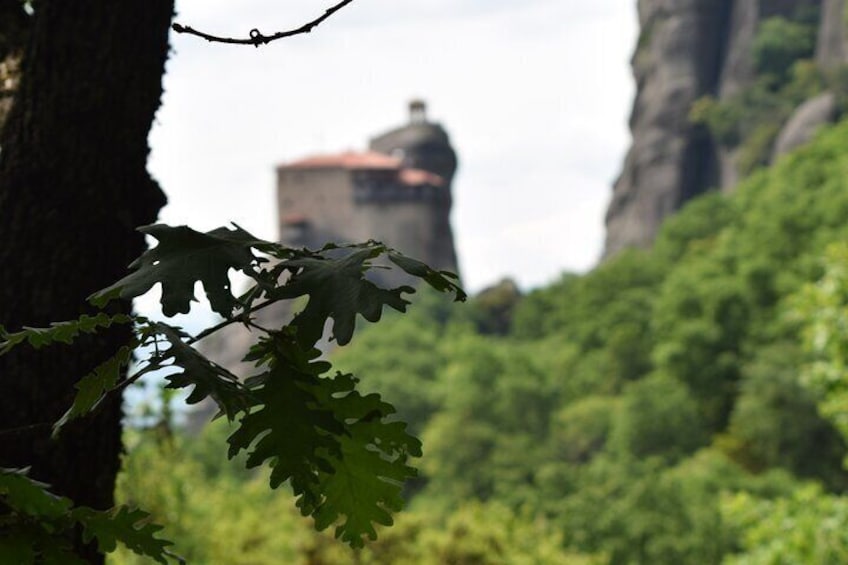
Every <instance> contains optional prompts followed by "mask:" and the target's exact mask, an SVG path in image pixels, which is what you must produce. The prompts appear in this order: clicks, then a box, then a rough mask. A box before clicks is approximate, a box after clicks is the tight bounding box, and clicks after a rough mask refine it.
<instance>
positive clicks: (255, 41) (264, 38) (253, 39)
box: [171, 0, 353, 47]
mask: <svg viewBox="0 0 848 565" xmlns="http://www.w3.org/2000/svg"><path fill="white" fill-rule="evenodd" d="M351 2H353V0H342V1H341V2H339V3H338V4H336V5H335V6H333V7H332V8H327V10H326V11H325V12H324V14H323V15H321V16H320V17H319V18H316V19H314V20H312V21H311V22H307V23H305V24H303V25H302V26H300V27H299V28H296V29H290V30H288V31H278V32H277V33H274V34H271V35H265V34H263V33H262V32H260V31H259V30H258V29H256V28H253V29H252V30H250V34H249V35H250V37H247V38H236V37H219V36H217V35H211V34H209V33H205V32H202V31H198V30H196V29H194V28H192V27H190V26H184V25H182V24H178V23H174V24H172V25H171V28H173V30H174V31H175V32H177V33H187V34H189V35H196V36H197V37H202V38H203V39H205V40H206V41H210V42H213V43H233V44H236V45H253V46H254V47H259V46H260V45H264V44H266V43H271V42H272V41H276V40H277V39H283V38H284V37H291V36H293V35H301V34H304V33H309V32H311V31H312V30H313V29H314V28H316V27H318V26H319V25H321V24H322V23H323V22H324V20H326V19H328V18H329V17H330V16H332V15H333V14H335V13H336V12H338V11H339V10H341V9H342V8H344V7H345V6H347V5H348V4H350V3H351Z"/></svg>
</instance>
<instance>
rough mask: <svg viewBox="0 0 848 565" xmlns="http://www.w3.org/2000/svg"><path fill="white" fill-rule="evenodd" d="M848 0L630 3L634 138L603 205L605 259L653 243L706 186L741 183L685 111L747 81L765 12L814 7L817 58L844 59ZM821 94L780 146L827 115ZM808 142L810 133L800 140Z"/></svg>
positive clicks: (723, 153)
mask: <svg viewBox="0 0 848 565" xmlns="http://www.w3.org/2000/svg"><path fill="white" fill-rule="evenodd" d="M845 3H846V0H735V1H734V0H638V9H639V23H640V26H641V33H640V37H639V42H638V45H637V47H636V51H635V53H634V55H633V60H632V65H633V74H634V77H635V80H636V85H637V92H636V99H635V101H634V103H633V111H632V114H631V119H630V129H631V132H632V135H633V142H632V145H631V147H630V150H629V152H628V154H627V157H626V158H625V162H624V166H623V169H622V171H621V174H620V176H619V178H618V180H617V181H616V182H615V185H614V187H613V196H612V200H611V203H610V205H609V208H608V210H607V216H606V225H607V237H606V246H605V250H604V257H609V256H611V255H613V254H615V253H616V252H618V251H619V250H621V249H622V248H624V247H630V246H637V247H646V246H648V245H650V244H651V242H652V241H653V239H654V237H655V236H656V233H657V231H658V230H659V227H660V225H661V224H662V221H663V220H664V219H665V217H667V216H668V215H670V214H672V213H674V212H675V211H676V210H678V209H679V208H680V207H681V206H682V205H683V204H684V203H685V202H686V201H687V200H689V199H690V198H693V197H694V196H697V195H698V194H701V193H702V192H704V191H706V190H710V189H721V190H724V191H729V190H732V189H733V187H734V186H735V185H736V183H737V182H738V180H739V174H738V172H737V169H736V158H737V155H736V151H735V150H732V149H729V148H726V147H722V146H720V145H719V144H717V143H716V142H714V140H713V139H712V137H711V135H710V133H709V132H708V131H707V130H706V129H705V128H704V127H703V126H698V125H694V124H693V123H692V122H691V120H690V118H689V114H690V111H691V108H692V104H693V102H695V101H696V100H697V99H699V98H701V97H703V96H705V95H711V96H713V97H716V98H717V99H718V100H725V99H727V98H729V97H731V96H734V95H735V94H737V93H738V92H740V91H741V90H743V89H744V88H746V87H747V86H750V84H751V83H752V81H753V80H754V78H755V74H754V65H753V61H752V56H751V51H752V42H753V40H754V37H755V34H756V31H757V28H758V26H759V24H760V22H761V21H762V20H764V19H765V18H769V17H772V16H777V15H780V16H785V17H792V15H793V14H795V13H797V11H798V10H799V9H802V8H820V10H821V12H820V13H821V24H820V29H819V33H818V38H817V51H816V58H817V61H818V62H819V64H820V65H822V66H830V67H833V66H836V65H840V64H844V62H845V61H846V58H848V57H847V56H846V54H848V43H846V33H845V19H844V15H843V13H844V11H845ZM825 105H826V104H825V101H824V100H821V101H819V102H817V103H816V104H814V105H812V106H810V107H807V108H805V109H804V112H803V114H802V113H801V112H800V110H799V112H798V113H796V116H795V117H794V119H793V120H792V122H793V123H792V127H791V129H790V128H789V126H787V128H786V130H785V131H784V132H783V134H784V135H782V141H783V143H784V144H790V145H792V144H795V145H797V143H796V142H798V141H799V140H801V139H803V138H804V136H805V135H807V133H808V132H807V129H810V128H811V131H812V130H814V129H815V126H814V125H813V124H814V123H816V125H819V124H820V123H821V122H820V121H818V122H817V120H820V119H821V118H822V117H823V116H825V115H831V114H829V113H828V111H827V110H828V109H827V108H825V107H824V106H825ZM807 139H808V137H807Z"/></svg>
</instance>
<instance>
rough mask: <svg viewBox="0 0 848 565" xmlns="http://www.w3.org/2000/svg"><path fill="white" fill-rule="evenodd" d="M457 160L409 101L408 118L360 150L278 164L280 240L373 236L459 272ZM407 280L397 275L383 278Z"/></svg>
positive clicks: (419, 104) (315, 242)
mask: <svg viewBox="0 0 848 565" xmlns="http://www.w3.org/2000/svg"><path fill="white" fill-rule="evenodd" d="M456 167H457V158H456V153H455V151H454V149H453V147H452V146H451V144H450V139H449V137H448V135H447V133H446V132H445V130H444V129H443V128H442V126H441V125H439V124H437V123H432V122H430V121H429V120H428V119H427V111H426V105H425V103H424V102H423V101H420V100H414V101H412V102H411V103H410V105H409V122H408V123H407V124H406V125H403V126H401V127H398V128H395V129H393V130H391V131H389V132H386V133H384V134H382V135H379V136H377V137H375V138H374V139H372V140H371V143H370V148H369V149H368V150H367V151H347V152H342V153H335V154H328V155H315V156H311V157H307V158H304V159H300V160H297V161H294V162H291V163H286V164H283V165H280V166H279V167H277V204H278V210H279V229H280V241H281V242H282V243H285V244H288V245H292V246H298V247H320V246H322V245H323V244H325V243H327V242H335V243H351V242H358V241H365V240H368V239H376V240H379V241H382V242H384V243H386V244H387V245H389V246H391V247H394V248H396V249H398V250H399V251H401V252H402V253H405V254H406V255H409V256H411V257H415V258H416V259H420V260H422V261H424V262H425V263H427V264H429V265H430V266H432V267H433V268H436V269H447V270H450V271H454V272H456V271H457V270H458V265H457V258H456V251H455V249H454V243H453V232H452V230H451V226H450V210H451V205H452V196H451V182H452V180H453V176H454V173H455V172H456ZM385 282H386V283H390V284H397V283H400V282H407V281H406V280H405V277H402V276H400V275H398V276H397V277H392V278H390V279H387V280H386V281H385Z"/></svg>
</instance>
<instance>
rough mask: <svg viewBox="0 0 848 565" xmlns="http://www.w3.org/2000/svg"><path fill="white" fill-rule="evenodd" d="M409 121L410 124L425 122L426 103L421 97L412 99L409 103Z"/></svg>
mask: <svg viewBox="0 0 848 565" xmlns="http://www.w3.org/2000/svg"><path fill="white" fill-rule="evenodd" d="M409 123H410V124H426V123H427V104H426V102H424V101H423V100H421V99H415V100H412V101H411V102H410V103H409Z"/></svg>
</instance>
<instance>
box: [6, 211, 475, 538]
mask: <svg viewBox="0 0 848 565" xmlns="http://www.w3.org/2000/svg"><path fill="white" fill-rule="evenodd" d="M141 231H142V232H143V233H145V234H147V235H150V236H152V237H153V238H155V239H156V240H158V245H156V246H155V247H154V248H152V249H150V250H148V251H147V252H145V253H144V254H143V255H142V256H141V257H140V258H139V259H137V260H136V261H135V262H133V263H132V264H131V270H132V271H131V272H130V274H128V275H127V276H126V277H124V278H123V279H121V280H119V281H117V282H116V283H114V284H113V285H111V286H109V287H107V288H105V289H103V290H100V291H98V292H95V293H94V294H92V295H91V297H90V298H89V301H90V302H91V304H92V305H93V306H95V307H97V308H101V309H103V308H107V307H108V306H109V303H110V302H112V301H113V300H116V299H132V298H135V297H138V296H140V295H142V294H144V293H146V292H148V291H149V290H151V289H152V288H153V287H154V286H159V287H161V298H160V302H161V305H162V311H163V313H164V314H165V315H166V316H173V315H175V314H178V313H187V312H189V311H190V309H191V303H192V302H193V301H195V300H196V298H195V295H194V289H195V286H196V284H197V283H200V284H201V285H202V286H203V289H204V291H205V293H206V297H207V298H208V300H209V303H210V305H211V307H212V309H213V310H214V311H215V312H216V313H218V314H219V315H221V316H222V317H223V318H224V320H223V321H222V322H221V323H219V324H217V325H215V326H213V327H211V328H209V329H207V330H204V331H203V332H201V333H199V334H197V335H194V336H192V335H190V334H188V333H186V332H185V331H183V330H182V329H181V328H178V327H176V326H173V325H170V324H168V323H165V322H160V321H152V320H149V319H147V318H145V317H141V316H109V315H107V314H105V313H99V314H97V315H95V316H83V317H81V318H80V319H78V320H75V321H71V322H62V323H57V324H53V325H52V326H51V327H50V328H46V329H38V328H24V329H23V330H22V331H20V332H17V333H8V332H7V331H6V330H4V329H2V328H0V332H2V333H0V338H2V341H0V354H3V353H6V352H8V351H9V350H11V349H12V348H14V347H17V346H20V345H21V344H23V343H25V342H28V343H29V344H30V345H31V346H33V347H41V346H43V345H47V344H49V343H53V342H62V343H71V342H73V340H74V338H76V337H77V336H78V335H79V334H80V333H83V332H85V333H92V332H96V331H98V330H100V329H103V328H107V327H109V326H110V325H111V324H114V323H129V322H132V323H133V324H134V330H135V331H134V335H133V337H132V340H131V341H130V342H129V343H127V344H126V346H124V347H122V348H121V349H120V350H119V351H118V352H116V354H115V355H114V356H113V357H111V358H110V359H107V360H106V361H104V362H103V363H102V364H101V365H99V366H98V367H96V368H95V369H94V370H93V371H92V373H90V374H89V375H86V376H84V377H83V378H82V379H81V380H80V381H79V382H78V383H77V385H76V388H77V394H76V397H75V399H74V401H73V404H72V405H71V407H70V408H69V409H68V411H67V412H66V413H65V414H64V416H63V417H62V418H61V419H60V420H59V421H58V422H57V423H56V424H55V426H54V433H55V434H58V433H61V429H62V427H63V426H64V425H65V424H67V423H68V422H70V421H71V420H74V419H77V418H81V417H84V416H86V415H87V414H89V413H90V412H91V411H93V410H96V409H97V406H98V405H99V404H100V402H101V401H102V400H103V399H104V398H105V397H106V396H107V395H109V394H113V393H115V392H117V391H120V390H122V389H123V388H124V387H126V386H128V385H130V384H132V383H134V382H137V381H138V380H139V379H141V378H142V377H144V376H145V375H149V374H153V373H160V374H161V373H162V372H163V371H164V372H165V373H166V375H165V380H166V381H167V388H169V389H186V390H187V392H188V395H187V398H186V402H187V403H188V404H195V403H198V402H201V401H204V400H207V399H209V400H210V401H212V402H214V403H215V404H216V405H217V406H218V408H219V415H222V416H226V419H227V421H228V422H231V423H232V425H233V426H234V431H233V432H232V433H231V434H230V436H229V438H228V439H227V442H228V443H229V456H230V457H231V458H232V457H236V456H237V455H238V454H239V453H240V452H242V451H245V452H247V457H246V460H245V464H246V465H247V467H248V468H253V467H257V466H260V465H262V464H267V465H268V466H269V467H270V468H271V469H272V471H271V474H270V484H271V487H272V488H277V487H278V486H280V485H281V484H283V483H284V482H288V483H289V484H290V485H291V487H292V489H293V491H294V494H295V496H296V497H297V500H298V506H299V508H300V510H301V512H302V513H303V514H304V515H308V516H312V517H313V518H314V519H315V525H316V527H318V528H319V529H324V528H327V527H329V526H330V525H333V524H336V536H337V537H339V538H341V539H342V540H344V541H345V542H347V543H348V544H350V545H351V546H353V547H360V546H362V545H363V543H364V539H365V538H370V539H374V538H375V537H376V530H375V525H389V524H391V523H392V516H391V515H392V513H394V512H397V511H399V510H400V509H401V507H402V506H403V499H402V497H401V489H402V487H403V484H404V482H405V481H406V480H407V479H409V478H412V477H414V476H415V475H416V470H415V468H413V467H412V466H411V465H410V464H409V462H410V459H411V458H412V457H417V456H420V454H421V444H420V442H419V441H418V440H417V439H416V438H414V437H413V436H411V435H410V434H409V433H408V432H407V430H406V424H404V423H402V422H398V421H390V419H389V418H390V416H391V415H392V414H393V413H394V411H395V409H394V407H393V406H392V405H391V404H388V403H386V402H384V401H383V400H382V399H381V398H380V396H379V395H377V394H367V395H363V394H361V393H360V392H359V391H358V390H357V389H356V384H357V382H358V381H357V379H356V378H355V377H354V376H353V375H351V374H342V373H336V374H335V375H330V370H331V365H330V363H328V362H326V361H321V360H319V359H318V358H319V357H320V355H321V353H320V351H319V350H318V349H317V345H318V343H319V342H320V341H321V340H322V339H324V329H325V327H330V328H331V335H330V339H334V340H335V341H336V342H338V343H339V344H342V345H343V344H346V343H348V342H350V340H351V338H352V336H353V333H354V329H355V327H356V325H357V319H358V318H359V317H362V318H364V319H365V320H367V321H370V322H376V321H378V320H379V319H380V318H381V317H382V313H383V309H384V308H385V307H389V308H391V309H394V310H396V311H398V312H404V311H406V307H407V305H408V304H409V302H408V300H407V299H406V298H405V296H404V295H406V294H411V293H413V292H415V290H414V289H413V288H412V287H409V286H404V287H400V288H395V289H385V288H381V287H379V286H377V285H376V284H375V283H374V282H372V281H371V280H370V279H369V278H368V277H367V272H368V270H369V269H370V268H371V267H372V265H374V264H375V263H381V262H382V263H381V264H385V263H386V262H388V263H390V264H392V265H395V266H396V267H397V268H400V269H402V270H404V271H406V272H407V273H408V274H410V275H412V276H414V277H419V278H421V279H423V280H424V281H425V282H426V283H428V284H429V285H430V286H431V287H433V288H434V289H436V290H437V291H440V292H452V293H454V295H455V297H456V299H457V300H464V299H465V294H464V293H463V291H462V289H461V288H460V287H459V286H458V285H457V282H456V276H455V275H453V274H451V273H448V272H439V271H435V270H433V269H430V268H429V267H427V266H426V265H424V264H423V263H420V262H418V261H415V260H413V259H410V258H407V257H404V256H402V255H400V254H399V253H397V252H396V251H394V250H393V249H390V248H388V247H386V246H385V245H383V244H381V243H378V242H374V241H369V242H367V243H364V244H359V245H348V246H343V247H339V246H336V245H327V246H325V247H324V248H323V249H321V250H318V251H310V250H307V249H289V248H287V247H284V246H282V245H279V244H276V243H271V242H267V241H263V240H260V239H257V238H255V237H254V236H252V235H250V234H249V233H248V232H246V231H245V230H243V229H241V228H239V227H237V226H236V227H235V228H234V229H227V228H219V229H216V230H212V231H210V232H208V233H200V232H196V231H194V230H192V229H190V228H188V227H185V226H180V227H170V226H165V225H153V226H147V227H145V228H141ZM233 271H239V272H241V273H243V274H244V275H246V276H247V277H248V278H249V280H250V281H251V284H250V286H249V288H247V290H246V291H245V292H243V293H241V294H236V293H235V292H234V291H233V288H232V283H231V281H230V275H231V272H233ZM284 300H285V301H291V300H298V301H299V302H300V303H305V305H304V306H303V309H302V310H301V311H300V312H298V313H297V314H295V316H294V318H293V319H292V320H291V322H289V323H288V324H286V325H285V326H283V327H278V328H263V327H261V326H259V325H258V324H257V323H256V322H255V320H254V314H255V312H257V311H258V310H261V309H262V308H265V307H268V306H270V305H272V304H275V303H277V302H279V301H284ZM236 323H239V324H243V325H245V326H247V327H249V328H251V329H253V330H258V331H259V332H260V334H261V335H262V336H263V337H261V339H260V340H259V343H258V344H257V345H256V346H254V347H253V348H252V349H251V350H250V351H247V352H245V358H244V360H245V361H248V362H252V363H253V364H254V367H255V371H254V374H252V375H251V376H250V377H249V378H247V379H245V380H243V381H242V380H240V379H238V378H237V377H236V376H235V375H233V374H232V373H230V372H229V371H228V370H227V369H225V368H224V367H221V366H220V365H218V364H216V363H214V362H212V361H211V360H209V359H208V358H206V357H205V356H204V355H203V354H202V353H201V352H200V351H199V350H198V349H196V348H195V347H194V344H195V343H196V342H198V341H199V340H201V339H203V338H204V337H206V336H208V335H211V334H212V333H214V332H215V331H217V330H219V329H221V328H223V327H226V326H227V325H230V324H236ZM137 347H145V348H147V350H149V351H150V352H151V353H150V354H149V355H147V356H146V357H144V358H142V359H141V360H140V362H139V363H137V365H136V366H135V368H134V370H133V371H132V372H131V373H130V374H126V371H125V368H126V367H127V366H128V365H129V364H130V361H131V359H132V352H133V350H134V349H135V348H137ZM16 484H17V483H16ZM13 487H14V485H13ZM10 488H11V487H10ZM11 490H12V491H13V490H14V488H11ZM7 496H14V493H13V492H10V494H8V495H7ZM45 496H46V495H45ZM69 504H70V503H69ZM68 512H70V513H71V514H72V515H73V517H74V519H75V520H77V522H79V524H81V525H82V527H83V528H84V532H85V537H86V539H93V538H92V536H93V537H96V538H97V543H98V544H99V547H100V549H101V550H102V551H104V552H110V551H113V550H114V548H115V541H116V540H120V541H122V542H123V543H124V544H125V545H127V546H128V547H129V548H130V549H132V550H134V551H135V550H142V551H146V552H148V554H150V555H153V553H151V552H153V551H154V550H153V548H152V546H150V544H151V543H152V542H151V541H150V540H151V539H152V533H153V532H154V531H155V530H156V529H157V528H155V527H153V526H147V525H144V524H143V523H142V522H143V521H144V519H145V516H146V514H142V513H140V511H129V510H126V509H120V508H119V509H115V510H114V511H112V512H111V513H108V514H104V513H95V512H94V511H89V510H87V509H82V508H79V509H68ZM91 532H93V533H91ZM145 540H147V541H145ZM145 544H147V545H145ZM24 545H26V542H25V543H24ZM30 545H32V544H30ZM33 547H35V546H33ZM57 547H58V546H57ZM160 553H161V552H160ZM160 553H156V555H160Z"/></svg>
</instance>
